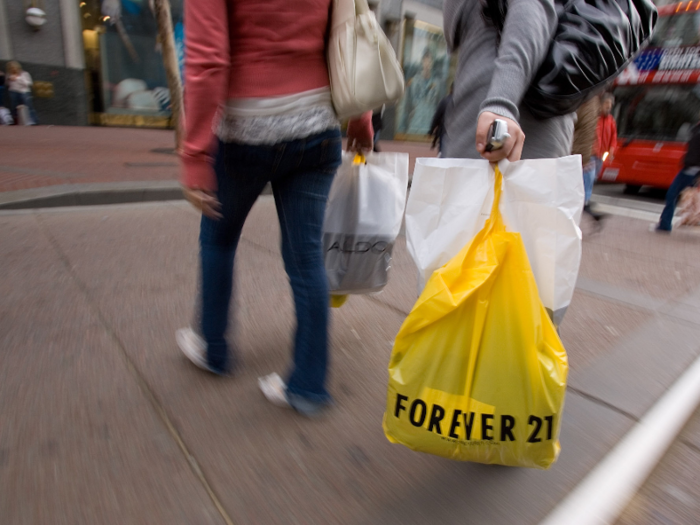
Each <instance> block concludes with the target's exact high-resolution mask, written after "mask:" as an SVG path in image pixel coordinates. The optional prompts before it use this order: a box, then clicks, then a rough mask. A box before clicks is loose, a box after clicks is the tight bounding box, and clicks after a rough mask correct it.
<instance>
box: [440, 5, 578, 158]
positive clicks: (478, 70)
mask: <svg viewBox="0 0 700 525" xmlns="http://www.w3.org/2000/svg"><path fill="white" fill-rule="evenodd" d="M482 1H483V2H484V3H482ZM482 1H480V0H445V4H444V8H443V15H444V29H445V38H446V39H447V44H448V46H449V47H450V49H451V51H453V52H456V51H459V61H458V65H457V73H456V76H455V86H454V95H453V106H452V108H451V111H450V112H449V113H448V114H447V115H446V119H445V124H446V134H445V141H444V144H443V149H444V155H443V156H444V157H448V158H480V157H483V158H485V159H487V160H489V161H492V162H496V161H499V160H501V159H504V158H507V159H508V160H511V161H516V160H519V159H521V158H523V159H538V158H554V157H562V156H565V155H569V153H570V151H571V141H572V137H573V131H574V120H575V113H572V114H570V115H565V116H562V117H554V118H550V119H547V120H537V119H535V117H533V116H532V114H531V113H530V112H529V111H528V110H527V108H525V107H524V106H523V105H522V104H521V101H522V98H523V95H524V94H525V92H526V91H527V88H528V86H529V84H530V82H531V80H532V78H533V77H534V75H535V73H536V72H537V69H538V68H539V66H540V64H541V63H542V61H543V60H544V57H545V56H546V53H547V49H548V47H549V44H550V42H551V40H552V37H553V35H554V32H555V30H556V27H557V15H556V11H555V8H554V0H508V10H507V15H506V18H505V23H504V27H503V31H501V32H500V37H499V31H498V30H497V29H496V26H495V25H494V23H493V22H492V21H491V20H490V19H489V17H488V16H487V15H485V14H484V7H485V5H486V4H485V0H482ZM497 118H500V119H502V120H505V121H506V123H507V124H508V132H509V133H510V135H511V137H510V138H509V139H507V140H506V142H505V143H504V145H503V147H502V148H501V149H498V150H494V151H491V152H486V151H485V150H484V147H485V145H486V135H487V132H488V129H489V126H490V125H491V123H492V122H493V121H494V120H495V119H497ZM526 136H527V139H526V138H525V137H526Z"/></svg>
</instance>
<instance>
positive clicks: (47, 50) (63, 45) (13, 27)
mask: <svg viewBox="0 0 700 525" xmlns="http://www.w3.org/2000/svg"><path fill="white" fill-rule="evenodd" d="M30 7H36V8H39V9H41V10H42V11H44V13H45V14H46V18H45V20H46V21H45V23H44V24H43V25H42V26H41V27H40V28H38V29H33V28H32V27H31V26H30V25H29V24H28V23H27V21H26V13H27V9H28V8H30ZM9 60H17V61H18V62H20V63H21V64H22V67H23V68H24V70H25V71H27V72H29V74H30V75H31V76H32V78H33V79H34V81H35V86H34V106H35V107H36V110H37V113H38V115H39V120H40V122H41V123H42V124H67V125H85V124H87V123H88V118H89V115H88V106H87V101H88V93H87V88H86V83H85V58H84V51H83V43H82V31H81V26H80V19H79V11H78V4H77V2H76V0H33V1H26V0H0V67H1V68H3V70H4V69H5V67H6V64H7V62H8V61H9ZM6 96H7V94H6ZM5 103H6V102H5Z"/></svg>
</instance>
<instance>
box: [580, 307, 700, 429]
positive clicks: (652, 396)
mask: <svg viewBox="0 0 700 525" xmlns="http://www.w3.org/2000/svg"><path fill="white" fill-rule="evenodd" d="M698 355H700V326H698V325H694V324H690V323H686V322H683V321H679V320H676V319H673V318H669V317H665V316H655V317H654V318H653V319H652V320H651V321H650V322H648V323H646V324H645V325H644V326H643V327H641V328H640V329H639V330H637V331H636V332H635V333H634V334H632V336H630V337H628V338H626V339H625V340H623V341H621V342H620V344H618V345H617V346H616V347H615V348H613V349H612V350H611V351H609V352H607V353H606V354H605V355H603V356H601V357H600V358H599V359H596V360H595V361H594V362H592V363H591V364H590V365H589V366H588V367H586V368H585V369H584V370H582V371H580V373H578V374H572V376H571V377H570V379H569V386H570V387H572V388H574V389H576V390H578V391H580V392H583V393H585V394H588V395H590V396H593V397H595V398H597V399H599V400H601V401H602V402H605V403H607V404H608V405H611V406H614V407H617V408H618V409H619V410H620V411H622V412H624V413H627V414H631V415H632V416H634V417H636V418H640V417H641V416H642V415H643V414H644V413H645V412H646V411H647V410H648V409H649V408H650V407H651V406H652V405H653V404H654V402H655V401H656V400H657V399H658V398H659V397H661V395H662V394H663V393H664V392H665V391H666V390H667V389H668V388H669V387H670V386H671V385H672V384H673V383H674V382H675V380H676V379H678V378H679V377H680V376H681V374H682V373H683V371H684V370H685V369H686V368H687V367H688V366H689V365H690V364H691V363H692V362H693V361H694V360H695V359H696V358H697V356H698Z"/></svg>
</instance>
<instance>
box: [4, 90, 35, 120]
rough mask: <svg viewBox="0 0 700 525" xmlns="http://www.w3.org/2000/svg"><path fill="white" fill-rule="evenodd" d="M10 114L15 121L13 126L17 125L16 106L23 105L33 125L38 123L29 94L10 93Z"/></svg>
mask: <svg viewBox="0 0 700 525" xmlns="http://www.w3.org/2000/svg"><path fill="white" fill-rule="evenodd" d="M9 93H10V113H12V118H13V119H15V124H18V123H19V120H18V119H17V106H20V105H22V104H24V105H25V106H27V108H28V109H29V116H30V117H31V119H32V122H33V123H34V124H38V123H39V119H38V118H37V116H36V111H34V103H33V102H32V95H31V93H19V92H17V91H10V92H9Z"/></svg>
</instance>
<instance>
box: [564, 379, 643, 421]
mask: <svg viewBox="0 0 700 525" xmlns="http://www.w3.org/2000/svg"><path fill="white" fill-rule="evenodd" d="M566 389H567V390H568V391H569V392H571V393H573V394H576V395H577V396H579V397H582V398H584V399H587V400H588V401H591V402H593V403H595V404H596V405H599V406H602V407H605V408H608V409H610V410H612V411H613V412H617V413H618V414H620V415H622V416H625V417H626V418H627V419H631V420H632V421H637V422H638V421H639V418H638V417H637V416H635V415H634V414H631V413H629V412H627V411H625V410H622V409H621V408H619V407H616V406H615V405H613V404H611V403H608V402H607V401H604V400H603V399H600V398H599V397H596V396H594V395H591V394H587V393H586V392H584V391H583V390H579V389H578V388H574V387H572V386H567V387H566Z"/></svg>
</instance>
